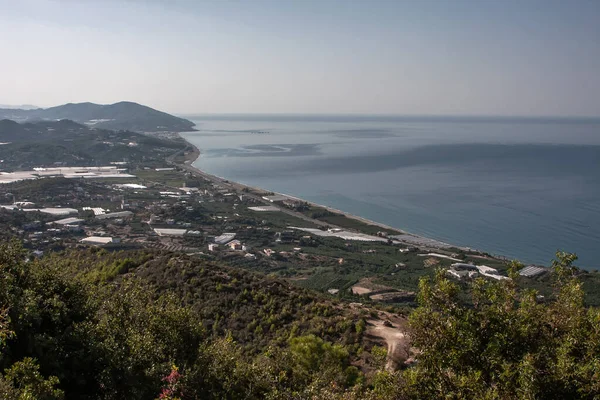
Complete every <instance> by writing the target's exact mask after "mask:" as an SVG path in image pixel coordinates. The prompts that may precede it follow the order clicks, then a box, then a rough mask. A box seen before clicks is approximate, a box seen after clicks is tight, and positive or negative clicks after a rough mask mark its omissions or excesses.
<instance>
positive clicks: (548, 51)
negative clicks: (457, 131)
mask: <svg viewBox="0 0 600 400" xmlns="http://www.w3.org/2000/svg"><path fill="white" fill-rule="evenodd" d="M0 10H2V11H1V12H0V104H35V105H38V106H41V107H48V106H54V105H58V104H63V103H68V102H84V101H91V102H95V103H102V104H106V103H114V102H117V101H121V100H128V101H135V102H139V103H142V104H146V105H149V106H151V107H154V108H158V109H161V110H163V111H167V112H171V113H177V114H194V113H336V114H400V115H523V116H528V115H532V116H546V115H548V116H600V73H599V71H600V23H599V22H598V21H600V1H598V0H570V1H566V0H560V1H556V0H540V1H537V0H501V1H492V0H489V1H488V0H473V1H466V0H453V1H445V0H437V1H433V0H431V1H430V0H414V1H403V0H389V1H388V0H368V1H367V0H338V1H334V0H296V1H292V0H244V1H242V0H239V1H228V0H214V1H203V0H122V1H117V0H62V1H59V0H19V1H15V0H0Z"/></svg>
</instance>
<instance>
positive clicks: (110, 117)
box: [0, 101, 194, 132]
mask: <svg viewBox="0 0 600 400" xmlns="http://www.w3.org/2000/svg"><path fill="white" fill-rule="evenodd" d="M0 119H11V120H15V121H18V122H32V121H40V120H45V121H56V120H61V119H69V120H73V121H75V122H78V123H81V124H85V125H88V126H90V127H95V128H103V129H112V130H129V131H135V132H185V131H190V130H193V127H194V123H193V122H192V121H189V120H187V119H184V118H179V117H175V116H173V115H170V114H167V113H165V112H162V111H158V110H155V109H153V108H150V107H147V106H143V105H141V104H137V103H133V102H127V101H122V102H119V103H115V104H107V105H103V104H94V103H75V104H74V103H69V104H65V105H61V106H57V107H50V108H38V109H33V110H22V109H2V108H0Z"/></svg>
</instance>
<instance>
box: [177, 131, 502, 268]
mask: <svg viewBox="0 0 600 400" xmlns="http://www.w3.org/2000/svg"><path fill="white" fill-rule="evenodd" d="M177 136H178V137H179V138H180V139H181V140H183V141H184V142H185V143H186V144H187V145H188V147H190V148H191V149H192V151H190V152H189V153H187V154H185V161H184V163H183V164H182V163H177V162H174V161H172V160H167V161H168V162H171V163H173V164H174V165H177V166H179V167H181V168H183V169H185V170H187V171H188V172H190V173H193V174H194V175H197V176H200V177H202V178H205V179H208V180H210V181H213V182H216V183H219V184H221V185H226V186H230V187H232V188H235V189H238V190H241V191H244V190H246V191H248V190H249V191H253V192H255V193H259V194H261V195H266V194H268V193H274V194H276V195H280V196H284V197H286V198H288V199H290V200H295V201H300V202H304V203H306V204H309V205H311V206H313V207H319V208H322V209H325V210H327V211H329V212H332V213H335V214H339V215H342V216H344V217H346V218H349V219H352V220H355V221H358V222H361V223H364V224H367V225H372V226H376V227H379V228H382V229H385V230H389V231H393V234H392V235H390V236H391V237H392V238H394V239H398V240H399V241H401V242H405V243H407V244H409V245H419V246H422V247H426V248H431V249H438V250H448V249H459V250H464V251H472V252H480V251H478V250H476V249H473V248H470V247H464V246H457V245H453V244H450V243H445V242H442V241H440V240H437V239H432V238H428V237H424V236H421V235H417V234H414V233H410V232H407V231H405V230H403V229H400V228H395V227H393V226H390V225H386V224H383V223H380V222H376V221H372V220H370V219H368V218H364V217H361V216H358V215H354V214H351V213H348V212H345V211H342V210H339V209H336V208H333V207H329V206H326V205H323V204H318V203H315V202H312V201H307V200H305V199H302V198H300V197H296V196H291V195H289V194H286V193H279V192H275V191H272V190H268V189H264V188H260V187H256V186H250V185H246V184H243V183H239V182H233V181H231V180H229V179H227V178H224V177H221V176H217V175H213V174H210V173H208V172H206V171H202V170H201V169H199V168H197V167H195V166H194V165H193V164H194V163H195V162H196V161H197V160H198V159H199V158H200V156H201V152H200V149H199V148H198V147H197V146H195V145H194V144H193V143H191V142H189V141H188V140H186V139H185V138H184V137H183V136H182V135H181V133H177ZM310 219H311V220H312V221H316V222H321V225H333V224H328V223H323V222H322V221H319V220H316V219H313V218H310ZM480 253H481V252H480ZM492 258H496V259H507V258H505V257H502V256H492Z"/></svg>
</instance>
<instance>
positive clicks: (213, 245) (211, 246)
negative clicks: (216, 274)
mask: <svg viewBox="0 0 600 400" xmlns="http://www.w3.org/2000/svg"><path fill="white" fill-rule="evenodd" d="M218 250H219V245H218V244H216V243H210V244H209V245H208V251H218Z"/></svg>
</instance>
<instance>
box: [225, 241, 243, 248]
mask: <svg viewBox="0 0 600 400" xmlns="http://www.w3.org/2000/svg"><path fill="white" fill-rule="evenodd" d="M227 246H228V247H229V248H230V249H231V250H242V248H243V246H242V242H240V241H239V240H232V241H231V242H229V243H227Z"/></svg>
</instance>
